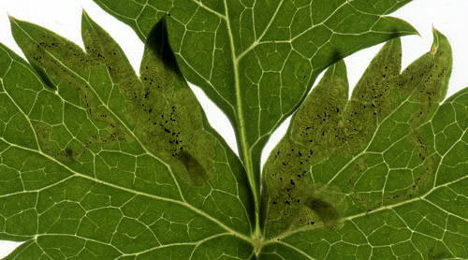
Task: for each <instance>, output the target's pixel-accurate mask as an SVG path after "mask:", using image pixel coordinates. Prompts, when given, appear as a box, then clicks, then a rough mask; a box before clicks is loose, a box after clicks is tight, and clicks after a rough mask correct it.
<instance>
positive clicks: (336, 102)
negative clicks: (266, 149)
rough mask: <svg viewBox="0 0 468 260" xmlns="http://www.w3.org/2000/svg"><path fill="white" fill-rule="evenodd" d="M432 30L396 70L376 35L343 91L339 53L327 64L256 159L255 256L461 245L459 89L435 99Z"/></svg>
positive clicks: (462, 102)
mask: <svg viewBox="0 0 468 260" xmlns="http://www.w3.org/2000/svg"><path fill="white" fill-rule="evenodd" d="M434 39H435V40H434V44H433V46H432V49H431V51H430V52H428V53H426V54H425V55H423V56H422V57H420V58H419V59H418V60H416V61H415V62H414V63H412V64H411V65H410V66H409V67H408V68H406V69H405V70H404V71H403V72H402V73H401V74H400V70H401V44H400V41H399V39H396V40H392V41H390V42H389V43H387V44H386V45H385V46H384V47H383V49H382V50H381V51H380V53H379V54H378V55H377V56H376V57H375V58H374V60H373V61H372V63H371V64H370V65H369V67H368V68H367V70H366V72H365V73H364V75H363V76H362V78H361V80H360V81H359V82H358V84H357V86H356V87H355V89H354V90H353V94H352V96H351V97H350V98H349V99H348V97H347V95H348V82H347V78H346V67H345V65H344V62H339V63H337V64H335V65H333V66H332V67H331V68H329V69H328V71H327V72H326V74H325V76H324V78H323V79H322V81H321V82H320V83H319V84H318V86H317V87H316V88H314V89H313V91H312V93H311V94H310V95H309V96H308V98H307V99H306V101H305V102H304V103H303V105H302V106H301V108H300V109H299V111H298V112H297V113H296V114H295V115H294V116H293V119H292V121H291V126H290V128H289V130H288V132H287V134H286V136H285V137H284V139H283V140H282V141H281V142H280V143H279V144H278V146H277V147H276V148H275V149H274V151H273V152H272V154H271V155H270V158H269V159H268V162H267V163H266V166H265V170H264V189H265V190H266V192H265V193H264V197H263V201H264V204H263V207H264V208H263V209H264V211H263V214H264V231H265V237H266V238H268V239H270V240H269V241H270V242H269V243H270V244H269V245H267V246H266V247H265V248H264V251H263V256H264V257H265V259H465V258H467V257H468V255H467V254H466V250H465V249H466V246H465V245H467V244H468V239H467V237H466V230H467V229H468V224H467V219H468V211H467V207H466V206H467V201H466V196H467V194H468V193H467V190H466V186H467V181H468V179H467V173H468V160H467V159H468V154H467V151H468V143H467V140H468V133H467V129H468V113H467V111H468V110H467V109H468V89H466V88H465V89H464V90H462V91H460V92H458V93H457V94H455V95H453V96H452V97H450V98H449V99H448V100H446V101H444V102H443V99H444V97H445V94H446V91H447V85H448V79H449V76H450V72H451V66H452V57H451V49H450V45H449V43H448V41H447V39H446V38H445V36H443V35H442V34H440V33H439V32H434Z"/></svg>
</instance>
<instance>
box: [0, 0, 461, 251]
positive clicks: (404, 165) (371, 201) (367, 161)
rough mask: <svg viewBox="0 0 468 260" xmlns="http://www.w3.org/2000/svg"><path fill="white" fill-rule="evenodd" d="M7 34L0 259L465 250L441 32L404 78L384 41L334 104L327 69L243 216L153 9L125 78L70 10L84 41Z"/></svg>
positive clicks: (332, 77) (341, 79)
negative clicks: (136, 61) (10, 43)
mask: <svg viewBox="0 0 468 260" xmlns="http://www.w3.org/2000/svg"><path fill="white" fill-rule="evenodd" d="M351 3H353V4H356V3H357V1H355V2H351ZM171 19H173V18H171ZM12 29H13V35H14V37H15V39H16V41H17V43H18V44H19V46H20V47H21V49H22V50H23V52H24V54H25V56H26V57H27V59H28V62H26V61H24V60H22V59H21V58H19V57H18V56H17V55H16V54H14V53H13V52H12V51H10V50H9V49H8V48H6V47H4V46H3V45H0V104H1V105H0V184H1V185H0V239H3V240H14V241H24V242H25V243H24V244H23V245H22V246H20V247H19V248H17V249H16V250H15V251H14V252H13V253H12V254H11V255H10V256H8V257H7V258H6V259H41V260H42V259H86V260H88V259H126V260H127V259H132V260H135V259H138V260H139V259H333V260H334V259H466V258H468V256H467V255H466V254H467V253H466V252H467V250H466V246H465V245H466V244H468V239H467V236H466V230H467V229H468V225H467V219H468V211H467V208H468V207H467V204H468V202H467V200H466V198H467V196H468V194H467V191H466V185H467V179H466V177H467V175H466V173H467V172H468V154H467V152H466V151H467V150H468V149H467V148H468V147H467V146H468V139H467V138H468V137H467V129H468V89H464V90H462V91H460V92H459V93H457V94H455V95H453V96H452V97H450V98H448V99H447V100H445V101H443V100H444V99H445V95H446V90H447V84H448V79H449V76H450V72H451V66H452V56H451V49H450V45H449V43H448V41H447V39H446V38H445V36H443V35H442V34H440V33H439V32H435V33H434V39H435V40H434V44H433V47H432V49H431V50H430V51H429V52H428V53H427V54H425V55H423V56H422V57H421V58H419V59H418V60H417V61H415V62H414V63H413V64H411V65H410V66H409V67H408V68H406V69H405V70H404V71H403V72H400V71H401V46H400V45H401V44H400V42H399V40H392V41H390V42H389V43H388V44H387V45H385V47H384V48H383V49H382V50H381V52H380V53H379V54H378V55H377V56H376V57H375V59H374V60H373V61H372V63H371V65H370V66H369V68H368V69H367V71H366V72H365V74H364V75H363V77H362V79H361V80H360V82H359V83H358V85H357V86H356V87H355V89H354V91H353V94H352V96H351V97H350V98H348V94H347V93H348V83H347V78H346V67H345V65H344V63H343V62H342V61H339V62H337V63H336V64H334V65H333V66H332V67H330V69H329V70H328V71H327V72H326V74H325V76H324V78H323V79H322V81H321V82H320V83H319V84H318V86H317V87H316V88H314V89H313V91H312V92H311V93H310V94H309V95H308V97H307V98H306V99H305V101H304V102H303V103H302V104H301V106H300V108H299V110H298V111H297V112H296V113H295V115H294V116H293V119H292V121H291V126H290V128H289V130H288V133H287V135H286V136H285V137H284V139H283V140H282V141H281V142H280V143H279V145H278V146H277V147H276V148H275V150H274V151H273V153H272V154H271V156H270V158H269V160H268V162H267V164H266V165H265V168H264V172H263V179H262V181H263V189H262V192H263V194H262V197H261V199H262V201H261V202H262V203H261V208H258V206H256V204H255V193H254V192H255V190H253V192H252V189H251V185H252V182H251V181H252V179H248V176H249V174H248V172H247V171H246V169H245V168H244V166H243V163H242V162H241V160H240V159H239V158H238V157H237V156H236V155H235V154H234V153H233V152H232V151H231V150H230V149H229V148H228V146H227V145H226V144H225V142H224V141H223V140H222V138H220V137H219V136H218V134H217V133H216V132H215V131H213V130H212V129H211V127H210V126H209V124H208V123H207V120H206V117H205V115H204V113H203V110H202V109H201V107H200V105H199V104H198V101H197V100H196V98H195V96H194V95H193V93H192V92H191V90H190V88H189V87H188V86H187V84H186V82H185V79H184V77H183V75H182V74H183V73H185V72H184V70H183V69H182V70H179V67H178V62H177V60H176V57H175V55H174V53H173V52H172V49H171V47H170V46H169V38H168V31H167V30H166V20H165V19H162V20H161V21H160V22H158V23H157V24H156V25H155V26H154V28H153V29H152V30H151V31H150V32H149V33H148V36H147V37H148V39H147V43H146V46H145V52H144V55H143V59H142V64H141V71H140V72H139V76H137V74H136V73H135V72H134V71H133V69H132V67H131V66H130V65H129V63H128V61H127V59H126V57H125V55H124V54H123V52H122V50H121V49H120V48H119V46H118V45H117V44H116V43H115V42H114V41H113V40H112V39H111V38H110V37H109V35H108V34H107V33H106V32H105V31H104V30H103V29H101V28H100V27H99V26H98V25H97V24H96V23H94V22H93V21H92V20H91V19H90V18H89V17H88V16H87V15H86V14H84V15H83V24H82V34H83V41H84V45H85V50H82V49H80V48H79V47H78V46H76V45H74V44H73V43H71V42H69V41H67V40H66V39H63V38H61V37H60V36H58V35H56V34H54V33H52V32H50V31H47V30H46V29H43V28H41V27H38V26H36V25H33V24H29V23H26V22H22V21H18V20H12ZM226 48H228V47H226ZM292 67H293V68H294V66H292ZM244 164H245V161H244ZM245 165H246V164H245ZM251 173H252V172H251ZM258 177H259V175H258ZM257 205H258V204H257ZM259 215H261V219H260V218H258V216H259ZM257 221H261V223H257ZM257 224H261V226H258V225H257ZM258 232H260V233H258Z"/></svg>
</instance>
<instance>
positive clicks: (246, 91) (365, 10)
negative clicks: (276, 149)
mask: <svg viewBox="0 0 468 260" xmlns="http://www.w3.org/2000/svg"><path fill="white" fill-rule="evenodd" d="M95 2H96V3H98V4H99V5H100V6H101V7H103V8H104V9H105V10H107V11H108V12H109V13H110V14H112V15H114V16H115V17H117V18H118V19H120V20H122V21H123V22H125V23H127V24H128V25H130V26H131V27H132V28H133V29H134V30H135V31H136V32H137V34H138V35H139V36H140V38H141V39H143V40H144V39H146V36H147V35H148V33H149V32H150V30H151V28H152V27H153V25H154V24H155V23H156V22H157V21H159V19H161V17H163V16H167V18H168V28H169V38H170V43H171V46H172V47H173V49H174V51H175V53H176V56H177V58H178V61H179V64H180V65H181V70H182V72H183V74H184V76H185V77H186V78H187V80H188V81H190V82H192V83H194V84H196V85H197V86H200V87H201V88H202V89H203V90H204V91H205V93H206V94H207V95H208V96H209V97H210V98H211V99H212V100H213V101H214V102H215V103H216V104H217V105H218V106H219V107H220V108H221V109H222V110H223V111H224V112H225V113H226V114H227V116H228V117H229V119H230V121H231V122H232V123H233V125H234V131H235V132H236V133H237V140H238V147H239V151H240V154H242V160H243V162H244V165H245V166H246V170H247V173H248V176H249V179H250V182H251V186H252V187H253V190H254V195H255V199H256V200H257V205H258V199H257V197H258V194H259V189H260V185H259V183H260V180H259V178H260V155H261V151H262V149H263V147H264V145H265V143H266V141H267V140H268V138H269V136H270V135H271V133H272V132H273V131H274V130H275V129H276V127H278V126H279V124H280V123H281V122H282V121H283V120H284V119H286V118H287V117H288V116H289V115H290V114H291V113H292V112H293V111H294V110H295V109H296V108H297V106H298V105H299V104H300V102H301V101H302V100H303V99H304V98H305V96H306V95H307V93H308V91H309V89H310V87H311V85H312V83H313V82H314V80H315V78H316V77H317V75H318V74H319V73H320V72H321V71H322V70H323V69H325V68H326V67H328V66H329V65H330V64H332V63H333V62H335V61H337V60H339V59H341V58H343V57H345V56H347V55H349V54H351V53H353V52H355V51H357V50H360V49H363V48H365V47H368V46H372V45H375V44H377V43H380V42H384V41H386V40H389V39H391V38H394V37H398V36H402V35H406V34H414V33H415V30H414V29H413V28H412V27H411V26H410V25H408V24H407V23H405V22H403V21H401V20H398V19H395V18H392V17H388V16H387V14H389V13H391V12H393V11H394V10H396V9H398V8H400V7H401V6H403V5H404V4H406V3H408V2H409V0H403V1H401V0H390V1H378V2H375V1H372V0H358V1H345V0H333V1H330V0H314V1H310V0H301V1H297V0H257V1H251V0H249V1H242V0H224V1H222V0H203V1H198V0H183V1H178V0H170V1H163V0H152V1H131V0H123V1H113V0H95Z"/></svg>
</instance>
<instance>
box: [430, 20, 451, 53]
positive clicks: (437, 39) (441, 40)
mask: <svg viewBox="0 0 468 260" xmlns="http://www.w3.org/2000/svg"><path fill="white" fill-rule="evenodd" d="M432 35H433V37H434V40H433V42H432V47H431V53H432V54H435V53H437V52H438V51H439V50H440V49H442V48H447V47H448V48H450V43H449V41H448V39H447V37H446V36H445V35H444V34H442V33H441V32H440V31H439V30H437V29H436V28H435V27H434V26H432Z"/></svg>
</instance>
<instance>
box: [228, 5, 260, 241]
mask: <svg viewBox="0 0 468 260" xmlns="http://www.w3.org/2000/svg"><path fill="white" fill-rule="evenodd" d="M224 9H225V15H226V18H225V19H226V28H227V31H228V37H229V45H230V49H231V60H232V66H233V70H234V86H235V91H236V119H237V124H238V127H239V128H240V129H239V138H238V144H239V147H240V148H241V149H240V151H239V152H240V155H241V158H242V162H243V163H244V167H245V171H246V173H247V178H248V180H249V185H250V188H251V189H252V194H253V197H254V203H255V230H254V233H253V236H254V237H257V238H260V236H261V232H260V201H259V191H258V189H257V184H256V183H255V172H254V168H253V164H252V153H251V151H250V149H249V144H248V141H247V134H246V125H245V121H244V111H243V109H242V96H241V89H240V82H239V62H238V60H237V57H236V51H235V50H236V46H235V43H234V37H233V33H232V27H231V21H230V19H229V9H228V4H227V0H224Z"/></svg>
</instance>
